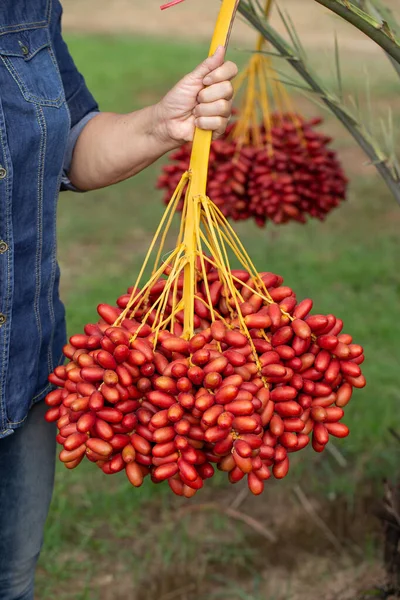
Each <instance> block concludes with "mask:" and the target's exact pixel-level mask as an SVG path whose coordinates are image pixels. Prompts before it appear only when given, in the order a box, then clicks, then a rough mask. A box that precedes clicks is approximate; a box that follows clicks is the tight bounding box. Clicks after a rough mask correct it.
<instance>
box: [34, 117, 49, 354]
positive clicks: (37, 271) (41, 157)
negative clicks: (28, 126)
mask: <svg viewBox="0 0 400 600" xmlns="http://www.w3.org/2000/svg"><path fill="white" fill-rule="evenodd" d="M36 116H37V122H38V125H39V128H40V148H39V165H38V176H37V196H36V199H37V220H36V223H37V242H36V258H35V279H36V290H35V299H34V304H33V310H34V313H35V319H36V326H37V330H38V334H39V355H40V350H41V346H42V324H41V320H40V292H41V285H42V278H41V266H42V265H41V263H42V250H43V178H44V160H45V154H46V142H47V130H46V121H45V118H44V114H43V109H42V108H41V107H40V106H37V107H36Z"/></svg>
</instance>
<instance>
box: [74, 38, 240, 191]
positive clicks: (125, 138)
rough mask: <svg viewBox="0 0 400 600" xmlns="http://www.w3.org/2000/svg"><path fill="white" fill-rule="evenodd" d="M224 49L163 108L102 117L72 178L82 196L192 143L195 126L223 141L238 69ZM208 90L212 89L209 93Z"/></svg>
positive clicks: (81, 147) (87, 133) (89, 129)
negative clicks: (85, 192)
mask: <svg viewBox="0 0 400 600" xmlns="http://www.w3.org/2000/svg"><path fill="white" fill-rule="evenodd" d="M224 53H225V52H224V49H223V48H218V50H217V52H216V53H215V54H214V56H212V57H210V58H208V59H206V60H205V61H204V62H203V63H202V64H201V65H200V66H199V67H197V69H195V70H194V71H193V72H192V73H190V74H189V75H187V76H186V77H184V78H183V79H182V80H181V81H180V82H179V83H178V84H177V85H176V86H175V87H174V88H173V89H172V90H171V91H170V92H169V93H168V94H167V95H166V96H165V97H164V98H163V99H162V100H161V101H160V102H159V103H158V104H156V105H154V106H150V107H148V108H145V109H143V110H139V111H136V112H133V113H130V114H126V115H118V114H114V113H99V114H98V115H96V116H94V118H92V119H91V120H90V121H89V122H88V123H87V124H86V125H85V126H84V128H83V130H82V132H81V133H80V135H79V137H78V140H77V142H76V145H75V148H74V152H73V155H72V162H71V167H70V170H69V173H68V175H69V178H70V180H71V183H72V184H73V185H74V186H75V187H76V188H78V189H80V190H92V189H96V188H101V187H106V186H108V185H112V184H114V183H117V182H119V181H122V180H124V179H127V178H129V177H132V176H133V175H135V174H136V173H138V172H139V171H141V170H143V169H145V168H146V167H147V166H149V165H150V164H151V163H153V162H154V161H155V160H157V159H158V158H159V157H160V156H162V155H163V154H165V153H166V152H168V151H170V150H172V149H174V148H177V147H178V146H180V145H181V144H183V143H184V142H186V141H191V140H192V139H193V134H194V129H195V126H197V127H200V128H202V129H209V130H212V131H213V132H214V137H218V136H220V135H222V134H223V133H224V131H225V128H226V126H227V124H228V120H229V117H230V114H231V108H232V97H233V88H232V85H231V83H230V81H231V79H233V77H235V75H236V74H237V68H236V65H234V64H233V63H231V62H226V63H224ZM206 86H207V87H206Z"/></svg>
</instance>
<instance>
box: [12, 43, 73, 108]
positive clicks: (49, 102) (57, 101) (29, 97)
mask: <svg viewBox="0 0 400 600" xmlns="http://www.w3.org/2000/svg"><path fill="white" fill-rule="evenodd" d="M49 54H50V58H51V60H52V61H53V62H54V60H53V56H52V50H51V48H49ZM0 59H1V60H2V61H3V63H4V65H5V67H6V69H7V71H8V72H9V73H10V75H11V76H12V78H13V79H14V80H15V82H16V84H17V85H18V87H19V89H20V90H21V94H22V95H23V97H24V98H25V100H27V101H28V102H32V103H33V104H41V105H43V106H54V107H55V108H59V107H60V106H61V104H62V103H63V102H64V89H63V87H62V85H61V86H60V95H59V96H58V97H57V98H55V99H54V100H47V99H46V98H40V97H39V96H35V94H32V93H31V92H29V91H28V89H27V88H26V86H25V84H24V82H23V79H22V78H21V76H20V74H19V73H18V71H17V70H16V68H15V67H14V65H13V64H12V62H11V60H10V59H9V58H8V56H4V55H2V54H1V53H0ZM21 60H22V59H21Z"/></svg>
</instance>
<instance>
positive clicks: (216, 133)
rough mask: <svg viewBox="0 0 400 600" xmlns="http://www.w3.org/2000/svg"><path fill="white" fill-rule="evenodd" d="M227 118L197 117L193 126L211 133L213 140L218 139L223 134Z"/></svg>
mask: <svg viewBox="0 0 400 600" xmlns="http://www.w3.org/2000/svg"><path fill="white" fill-rule="evenodd" d="M228 121H229V118H226V117H197V118H196V120H195V125H196V127H198V128H199V129H205V130H206V131H212V132H213V138H214V139H215V138H217V137H220V136H221V135H223V134H224V133H225V130H226V127H227V125H228Z"/></svg>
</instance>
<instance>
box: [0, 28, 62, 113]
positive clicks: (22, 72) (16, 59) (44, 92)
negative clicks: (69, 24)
mask: <svg viewBox="0 0 400 600" xmlns="http://www.w3.org/2000/svg"><path fill="white" fill-rule="evenodd" d="M0 60H1V61H2V63H3V64H4V66H5V67H6V69H7V70H8V71H9V73H10V75H11V76H12V77H13V79H14V80H15V82H16V83H17V85H18V87H19V89H20V91H21V93H22V95H23V97H24V98H25V100H27V101H28V102H33V103H35V104H41V105H44V106H55V107H59V106H61V105H62V104H63V102H64V101H65V94H64V88H63V84H62V80H61V76H60V73H59V70H58V65H57V61H56V58H55V56H54V53H53V50H52V48H51V43H50V38H49V33H48V30H47V28H40V29H33V30H24V31H18V32H13V33H6V34H3V35H0ZM0 67H1V62H0Z"/></svg>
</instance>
